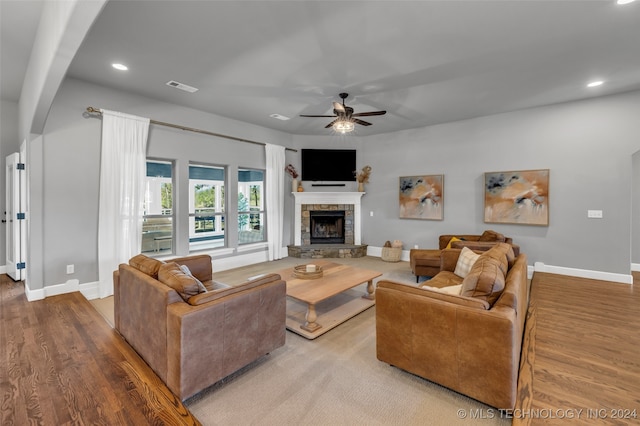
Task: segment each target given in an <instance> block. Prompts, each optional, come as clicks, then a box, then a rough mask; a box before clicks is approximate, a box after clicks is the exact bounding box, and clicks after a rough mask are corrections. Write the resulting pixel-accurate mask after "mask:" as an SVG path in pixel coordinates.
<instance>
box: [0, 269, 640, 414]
mask: <svg viewBox="0 0 640 426" xmlns="http://www.w3.org/2000/svg"><path fill="white" fill-rule="evenodd" d="M638 284H640V276H637V275H636V276H635V285H634V286H630V285H624V284H614V283H609V282H602V281H594V280H586V279H580V278H573V277H565V276H559V275H553V274H542V273H537V274H536V275H535V276H534V278H533V281H532V287H531V305H530V309H529V312H528V318H527V324H526V329H527V330H526V332H525V342H524V347H523V359H522V363H521V373H520V383H519V391H518V397H519V401H518V404H517V405H516V409H515V410H514V411H513V412H507V413H505V415H512V416H513V417H514V418H513V424H514V425H542V424H545V425H546V424H554V423H555V424H560V423H561V424H640V418H639V417H640V338H639V337H638V336H639V330H640V291H638V290H637V288H638V287H637V285H638ZM0 325H1V328H0V351H1V352H0V424H2V425H3V426H4V425H23V424H39V425H70V424H74V425H75V424H103V425H121V424H123V425H126V424H131V425H144V424H167V425H179V424H190V425H198V424H200V423H199V422H198V420H197V419H196V418H195V417H193V416H192V415H191V414H190V413H189V411H188V410H187V409H186V408H185V407H184V405H183V404H182V403H180V401H178V400H177V398H175V397H174V396H173V395H172V394H171V392H170V391H169V390H168V389H167V388H166V387H165V386H164V384H163V383H162V382H161V381H160V380H159V379H158V378H157V376H156V375H155V374H154V373H153V371H151V369H149V367H148V366H147V365H146V364H145V363H144V361H142V359H140V358H139V357H138V355H137V354H136V353H135V352H134V351H133V350H132V349H131V348H130V347H129V346H128V345H127V344H126V343H125V342H124V341H123V340H122V338H121V337H120V336H119V335H118V334H117V333H116V332H115V331H114V330H113V329H112V328H111V327H110V326H109V325H108V324H107V322H106V321H105V320H104V319H103V318H102V316H101V315H100V314H99V313H98V312H97V311H96V310H95V309H94V307H93V306H92V305H91V304H90V303H89V302H88V301H87V300H85V299H84V297H83V296H82V295H81V294H80V293H72V294H65V295H60V296H54V297H49V298H47V299H45V300H41V301H36V302H27V300H26V297H25V295H24V287H23V285H22V284H21V283H14V282H13V281H12V280H11V279H9V278H8V277H7V276H6V275H0ZM579 410H582V411H579ZM625 410H627V411H625ZM633 410H636V411H635V418H633V417H631V416H633V415H634V411H633ZM614 416H618V417H620V416H622V417H624V416H627V417H631V418H627V419H616V418H614ZM560 417H564V418H560ZM567 420H569V421H567Z"/></svg>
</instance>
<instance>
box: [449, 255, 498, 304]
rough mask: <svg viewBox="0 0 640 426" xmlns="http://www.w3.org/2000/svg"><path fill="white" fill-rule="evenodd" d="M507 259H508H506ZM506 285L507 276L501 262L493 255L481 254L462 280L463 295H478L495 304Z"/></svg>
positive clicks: (477, 296) (461, 292)
mask: <svg viewBox="0 0 640 426" xmlns="http://www.w3.org/2000/svg"><path fill="white" fill-rule="evenodd" d="M505 260H506V259H505ZM504 286H505V277H504V274H503V273H502V271H501V269H500V265H499V262H498V261H497V260H496V259H494V258H491V257H487V256H484V255H482V256H480V257H479V258H478V260H477V261H476V263H475V264H474V265H473V267H472V268H471V271H470V272H469V275H467V276H466V277H465V279H464V280H463V281H462V290H461V291H460V294H461V295H462V296H468V297H476V298H479V299H482V300H484V301H486V302H488V303H489V305H493V303H494V302H495V301H496V300H498V297H500V294H501V293H502V290H504Z"/></svg>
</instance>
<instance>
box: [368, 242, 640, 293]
mask: <svg viewBox="0 0 640 426" xmlns="http://www.w3.org/2000/svg"><path fill="white" fill-rule="evenodd" d="M409 253H410V250H402V255H401V256H400V260H403V261H405V262H408V261H409ZM367 256H373V257H382V247H375V246H368V247H367ZM634 266H635V267H637V269H634ZM631 270H632V271H640V264H638V263H635V264H632V267H631ZM534 272H549V273H552V274H558V275H569V276H572V277H581V278H592V279H595V280H602V281H613V282H620V283H624V284H633V277H632V276H631V275H625V274H615V273H611V272H601V271H589V270H586V269H575V268H565V267H562V266H551V265H545V264H544V263H542V262H536V263H535V264H534V265H533V266H531V265H527V277H528V278H529V279H531V278H533V273H534Z"/></svg>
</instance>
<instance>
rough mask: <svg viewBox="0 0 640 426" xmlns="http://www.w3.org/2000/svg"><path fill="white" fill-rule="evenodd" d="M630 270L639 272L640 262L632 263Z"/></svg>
mask: <svg viewBox="0 0 640 426" xmlns="http://www.w3.org/2000/svg"><path fill="white" fill-rule="evenodd" d="M631 270H632V271H634V272H640V263H632V264H631Z"/></svg>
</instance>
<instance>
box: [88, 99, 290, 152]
mask: <svg viewBox="0 0 640 426" xmlns="http://www.w3.org/2000/svg"><path fill="white" fill-rule="evenodd" d="M87 112H88V113H89V114H99V115H102V111H100V109H99V108H94V107H87ZM149 122H150V123H151V124H157V125H159V126H165V127H173V128H174V129H180V130H186V131H188V132H195V133H202V134H204V135H209V136H218V137H221V138H226V139H231V140H234V141H239V142H247V143H253V144H256V145H262V146H265V145H266V143H264V142H257V141H252V140H249V139H242V138H236V137H235V136H228V135H223V134H220V133H214V132H209V131H207V130H202V129H195V128H193V127H185V126H180V125H178V124H172V123H166V122H164V121H157V120H152V119H149ZM285 150H287V151H292V152H298V150H297V149H293V148H285Z"/></svg>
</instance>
